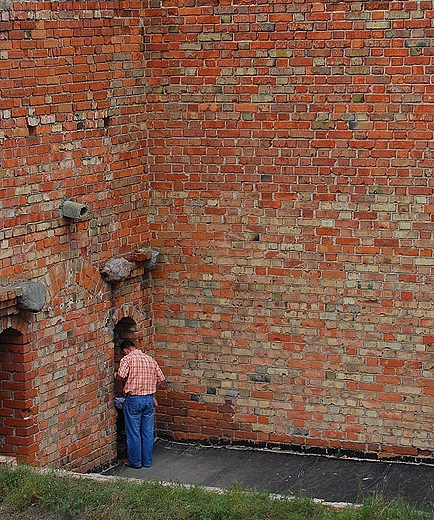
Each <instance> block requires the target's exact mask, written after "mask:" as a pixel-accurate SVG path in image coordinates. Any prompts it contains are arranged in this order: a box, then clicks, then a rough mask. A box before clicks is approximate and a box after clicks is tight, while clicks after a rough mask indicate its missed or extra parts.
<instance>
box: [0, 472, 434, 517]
mask: <svg viewBox="0 0 434 520" xmlns="http://www.w3.org/2000/svg"><path fill="white" fill-rule="evenodd" d="M2 501H3V502H4V504H9V505H12V506H13V507H15V508H16V509H17V510H25V509H26V508H30V507H37V508H38V510H39V511H46V512H47V516H48V515H51V516H50V518H51V517H52V515H55V516H56V517H57V518H59V519H62V520H244V519H246V520H431V519H434V503H431V504H427V506H426V507H425V508H424V510H423V511H418V510H416V509H414V508H412V507H410V506H409V505H408V504H406V503H405V502H404V501H403V500H401V499H398V500H395V501H393V502H388V501H385V500H384V499H383V498H382V497H381V496H374V497H371V498H369V499H367V500H365V502H364V503H363V505H362V506H361V507H350V506H349V507H346V508H344V509H334V508H331V507H326V506H324V505H321V504H318V503H317V502H315V501H314V500H312V499H311V498H310V497H308V496H303V495H300V496H297V497H295V498H291V499H289V498H288V499H286V498H280V499H276V498H271V497H270V496H269V495H268V494H267V493H266V492H256V491H250V490H245V489H242V488H241V487H239V486H234V487H232V488H231V489H229V490H227V491H225V492H223V493H213V492H210V491H207V490H205V489H203V488H200V487H184V486H181V485H173V486H167V485H163V484H161V483H158V482H142V483H138V482H135V481H129V480H125V479H114V480H109V481H98V480H94V479H90V478H75V477H73V476H70V475H66V474H62V473H60V472H56V471H54V470H53V471H51V472H38V471H35V470H34V469H32V468H31V467H28V466H24V465H21V466H19V467H18V468H17V469H10V468H0V505H1V502H2Z"/></svg>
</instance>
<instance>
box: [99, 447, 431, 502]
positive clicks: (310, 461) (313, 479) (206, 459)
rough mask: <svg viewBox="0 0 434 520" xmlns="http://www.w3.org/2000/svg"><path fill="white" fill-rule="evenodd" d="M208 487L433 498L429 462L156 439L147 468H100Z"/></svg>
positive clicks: (340, 497)
mask: <svg viewBox="0 0 434 520" xmlns="http://www.w3.org/2000/svg"><path fill="white" fill-rule="evenodd" d="M104 474H105V475H116V476H122V477H133V478H137V479H143V480H159V481H163V482H173V483H180V484H191V485H199V486H205V487H211V488H223V489H226V488H229V487H231V486H233V485H234V484H239V485H241V486H242V487H244V488H248V489H255V490H266V491H268V492H270V493H276V494H281V495H294V494H297V493H299V492H300V491H305V492H306V493H307V494H308V495H309V496H311V497H313V498H316V499H319V500H323V501H325V502H338V503H342V502H344V503H353V504H357V503H361V502H362V501H363V499H364V498H365V497H367V496H369V495H371V494H373V493H381V494H382V495H383V496H384V497H385V498H388V499H389V498H396V497H398V496H401V497H403V498H404V500H406V501H407V502H408V503H410V504H412V505H415V506H422V505H424V504H426V503H427V502H434V464H432V465H428V464H406V463H397V462H376V461H366V460H363V461H361V460H354V459H344V458H341V459H335V458H328V457H321V456H316V455H299V454H291V453H285V452H278V451H265V450H252V449H242V448H234V447H204V446H199V445H196V444H184V443H176V442H170V441H166V440H157V442H156V444H155V450H154V463H153V465H152V467H151V468H141V469H133V468H129V467H127V466H125V465H124V464H123V463H122V461H119V465H118V466H116V467H115V468H112V469H110V470H108V471H106V472H105V473H104Z"/></svg>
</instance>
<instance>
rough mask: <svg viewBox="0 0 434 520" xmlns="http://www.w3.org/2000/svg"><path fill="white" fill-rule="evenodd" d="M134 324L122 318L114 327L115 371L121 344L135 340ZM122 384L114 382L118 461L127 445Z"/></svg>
mask: <svg viewBox="0 0 434 520" xmlns="http://www.w3.org/2000/svg"><path fill="white" fill-rule="evenodd" d="M136 330H137V327H136V322H135V321H134V320H133V319H132V318H129V317H127V318H122V319H121V320H119V321H118V323H117V324H116V325H115V327H114V331H113V343H114V349H115V352H114V358H115V370H116V371H117V370H118V368H119V361H120V360H121V357H122V351H121V343H122V341H124V340H125V339H135V335H136ZM122 397H123V392H122V382H121V381H120V380H118V379H117V380H115V405H116V425H117V454H118V458H119V459H125V458H126V457H127V444H126V436H125V424H124V416H123V412H122V408H121V405H122Z"/></svg>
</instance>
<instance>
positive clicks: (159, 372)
mask: <svg viewBox="0 0 434 520" xmlns="http://www.w3.org/2000/svg"><path fill="white" fill-rule="evenodd" d="M155 371H156V376H157V382H158V383H162V382H163V381H165V380H166V378H165V377H164V374H163V371H162V370H161V368H160V366H159V365H158V363H155Z"/></svg>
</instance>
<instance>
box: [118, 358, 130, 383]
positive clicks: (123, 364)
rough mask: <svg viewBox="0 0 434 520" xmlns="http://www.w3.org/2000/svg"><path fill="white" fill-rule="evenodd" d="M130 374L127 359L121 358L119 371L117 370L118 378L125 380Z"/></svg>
mask: <svg viewBox="0 0 434 520" xmlns="http://www.w3.org/2000/svg"><path fill="white" fill-rule="evenodd" d="M129 372H130V366H129V364H128V359H127V357H126V356H125V357H123V358H122V359H121V360H120V362H119V370H118V376H119V377H121V378H122V379H126V378H127V377H128V374H129Z"/></svg>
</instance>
